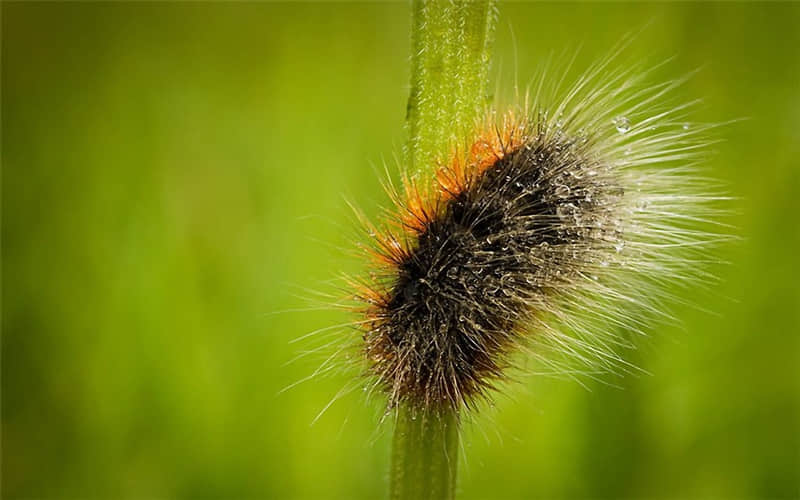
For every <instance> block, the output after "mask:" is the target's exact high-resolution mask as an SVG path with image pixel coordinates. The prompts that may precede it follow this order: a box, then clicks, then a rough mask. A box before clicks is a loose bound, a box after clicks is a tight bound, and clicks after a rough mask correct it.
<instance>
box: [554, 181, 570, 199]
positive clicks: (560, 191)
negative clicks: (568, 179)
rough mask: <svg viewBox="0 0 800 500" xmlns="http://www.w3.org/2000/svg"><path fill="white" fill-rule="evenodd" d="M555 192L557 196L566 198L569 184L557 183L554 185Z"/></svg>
mask: <svg viewBox="0 0 800 500" xmlns="http://www.w3.org/2000/svg"><path fill="white" fill-rule="evenodd" d="M555 192H556V196H558V197H559V198H566V197H567V196H569V186H567V185H565V184H559V185H558V186H556V191H555Z"/></svg>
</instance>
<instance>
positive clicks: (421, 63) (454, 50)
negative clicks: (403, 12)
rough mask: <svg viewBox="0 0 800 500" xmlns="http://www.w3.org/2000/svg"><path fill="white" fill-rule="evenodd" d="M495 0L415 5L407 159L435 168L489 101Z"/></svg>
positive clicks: (414, 165) (413, 165)
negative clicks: (488, 90)
mask: <svg viewBox="0 0 800 500" xmlns="http://www.w3.org/2000/svg"><path fill="white" fill-rule="evenodd" d="M495 11H496V9H495V4H494V1H493V0H478V1H464V2H456V1H451V0H439V1H437V0H432V1H424V0H414V2H413V21H412V33H411V39H412V58H411V95H410V96H409V98H408V111H407V113H408V114H407V127H408V144H407V146H406V159H407V161H408V165H409V168H410V170H411V171H420V170H421V169H424V168H426V167H432V166H433V165H434V164H435V162H436V160H437V159H440V158H441V157H442V155H443V154H447V153H448V152H449V151H448V148H449V147H451V146H453V145H454V143H455V142H456V141H457V139H458V138H463V137H465V136H466V134H467V132H469V130H470V129H471V128H472V127H473V126H474V124H475V120H476V119H477V118H478V117H479V116H480V114H481V112H482V107H483V104H485V103H486V101H487V94H486V87H487V85H486V84H487V81H488V78H489V60H490V55H491V47H492V42H493V40H494V26H495V24H496V15H495Z"/></svg>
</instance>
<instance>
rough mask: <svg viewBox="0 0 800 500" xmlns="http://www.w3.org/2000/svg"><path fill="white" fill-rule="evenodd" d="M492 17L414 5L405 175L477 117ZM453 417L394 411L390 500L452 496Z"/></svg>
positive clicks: (459, 7)
mask: <svg viewBox="0 0 800 500" xmlns="http://www.w3.org/2000/svg"><path fill="white" fill-rule="evenodd" d="M495 18H496V15H495V3H494V0H476V1H454V0H430V1H425V0H413V22H412V34H411V38H412V60H411V94H410V96H409V99H408V115H407V124H406V126H407V128H408V143H407V145H406V151H405V153H406V162H407V165H408V172H409V173H410V174H415V173H418V172H422V171H424V170H426V169H432V168H433V167H435V165H436V162H437V160H440V159H442V158H443V157H444V156H445V155H446V154H447V153H448V152H449V150H448V149H449V148H451V147H453V146H455V145H458V143H457V140H458V139H459V138H463V137H467V135H468V132H469V131H470V130H471V129H472V127H473V126H474V125H475V122H476V120H477V119H478V117H479V116H480V115H481V113H482V110H483V105H484V104H485V103H486V101H487V95H486V87H487V80H488V77H489V60H490V52H491V46H492V42H493V38H494V26H495ZM458 420H459V419H458V414H457V413H456V411H455V410H452V409H446V410H436V411H434V410H427V411H424V410H416V409H412V408H408V407H405V406H401V407H400V408H398V409H397V421H396V426H395V431H394V438H393V440H392V465H391V472H390V483H391V484H390V498H391V499H392V500H407V499H415V500H417V499H419V500H425V499H431V500H433V499H452V498H454V497H455V489H456V472H457V470H458V468H457V466H458V440H459V424H458Z"/></svg>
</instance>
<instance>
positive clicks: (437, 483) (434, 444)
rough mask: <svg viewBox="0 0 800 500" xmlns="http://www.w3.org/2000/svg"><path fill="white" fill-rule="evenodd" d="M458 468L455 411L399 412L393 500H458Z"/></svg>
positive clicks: (412, 410)
mask: <svg viewBox="0 0 800 500" xmlns="http://www.w3.org/2000/svg"><path fill="white" fill-rule="evenodd" d="M457 466H458V416H457V415H456V413H455V412H454V411H452V410H445V411H438V412H425V411H420V410H415V409H409V408H407V407H401V408H400V409H398V413H397V423H396V426H395V431H394V439H393V441H392V466H391V467H392V469H391V477H390V482H391V488H390V491H389V498H390V499H391V500H406V499H419V500H434V499H437V500H438V499H452V498H455V492H456V471H457V469H458V467H457Z"/></svg>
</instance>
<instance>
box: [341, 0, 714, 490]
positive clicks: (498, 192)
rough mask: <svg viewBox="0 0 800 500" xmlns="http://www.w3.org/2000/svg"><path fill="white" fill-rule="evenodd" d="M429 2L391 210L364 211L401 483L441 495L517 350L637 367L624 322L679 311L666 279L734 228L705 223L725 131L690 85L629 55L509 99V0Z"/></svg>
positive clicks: (678, 278)
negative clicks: (499, 84)
mask: <svg viewBox="0 0 800 500" xmlns="http://www.w3.org/2000/svg"><path fill="white" fill-rule="evenodd" d="M414 16H415V17H414V50H415V51H414V59H413V61H414V62H413V67H414V68H413V75H412V92H411V100H410V107H409V111H410V112H409V120H410V124H409V131H410V135H411V137H410V138H409V154H408V155H407V161H408V162H409V164H410V166H409V167H408V168H407V169H406V170H405V171H404V173H403V176H402V179H401V184H400V185H399V186H391V185H390V186H389V189H388V190H389V192H390V195H391V199H392V202H393V207H392V209H390V210H388V211H387V213H386V215H385V216H384V217H383V219H382V221H381V222H379V223H377V224H374V223H371V222H369V221H367V220H366V219H364V226H365V227H366V228H367V230H368V232H369V235H370V241H371V245H369V246H368V250H367V254H366V258H367V260H368V261H369V262H370V264H369V266H368V267H369V271H370V272H369V273H367V274H366V275H365V276H364V277H362V278H354V279H353V280H352V288H353V292H354V293H353V295H354V297H355V299H356V304H357V305H356V306H354V309H355V310H356V311H357V313H358V314H359V315H360V321H359V324H360V325H361V326H360V332H361V335H362V338H363V342H362V348H361V352H362V355H363V359H364V360H365V367H366V368H365V371H366V373H367V374H368V375H369V376H370V377H371V379H372V380H373V384H374V386H375V387H377V388H379V389H380V390H381V392H382V393H383V394H385V397H386V400H387V406H388V408H390V409H395V408H396V409H397V410H398V421H397V430H396V434H395V441H394V446H395V451H394V453H393V469H392V477H391V481H392V496H393V497H394V498H413V497H429V498H435V497H451V496H452V495H453V491H454V487H455V461H456V456H455V455H456V454H455V449H456V447H457V442H458V431H457V426H458V419H459V415H460V414H461V413H463V412H464V411H469V410H470V409H473V408H475V407H476V404H477V403H478V402H479V401H481V400H485V399H489V398H491V393H492V389H493V388H494V387H495V386H496V385H497V383H498V382H500V381H502V380H504V378H505V377H506V375H507V373H508V370H509V369H511V368H513V367H514V365H515V361H516V360H517V359H518V358H519V357H520V353H526V355H530V356H534V357H537V358H539V359H541V360H543V361H544V362H545V363H553V364H555V363H557V362H558V360H559V359H562V358H569V359H572V360H577V361H579V362H581V363H583V364H584V365H587V366H589V367H590V368H604V369H613V368H614V367H618V366H625V361H624V360H622V359H621V358H620V357H619V355H618V354H617V353H616V351H615V347H616V346H617V345H619V344H621V343H623V342H624V341H623V340H622V339H621V338H620V336H619V335H618V333H617V332H619V331H620V330H626V331H635V332H644V331H645V330H646V328H647V325H648V324H649V323H650V322H651V320H652V319H653V318H654V317H655V316H658V315H660V314H663V311H664V307H663V304H664V303H665V302H667V301H668V299H669V297H668V295H669V294H668V292H667V288H666V286H665V285H668V284H674V283H678V284H681V283H686V282H692V281H698V280H699V281H702V280H703V279H705V277H706V274H705V272H704V271H703V267H702V264H703V262H704V261H705V260H706V257H705V256H706V252H707V248H708V246H709V245H711V244H713V243H716V242H718V241H720V240H721V239H724V238H725V237H724V236H720V235H714V234H711V233H708V232H706V231H705V230H704V229H703V226H705V225H707V224H708V223H711V224H713V223H716V218H717V215H718V214H719V210H718V209H717V208H715V203H716V202H717V201H718V200H719V199H721V196H719V195H718V194H716V193H714V192H713V189H712V186H711V185H710V184H709V182H708V181H707V180H706V179H704V178H702V177H701V176H699V175H698V174H697V171H696V168H695V167H696V164H697V163H698V161H700V159H701V157H702V155H703V153H704V150H705V149H704V148H705V146H707V145H708V144H709V142H710V141H709V139H708V137H707V132H708V130H709V129H711V128H712V127H713V126H714V125H703V124H697V123H688V122H687V121H686V120H687V113H688V110H689V108H690V107H691V105H692V104H693V103H687V104H682V105H674V104H670V103H669V99H668V97H669V94H670V92H671V91H672V90H673V89H674V88H675V87H676V86H678V85H679V84H680V83H681V82H682V80H680V79H679V80H672V81H668V82H664V83H658V84H646V78H647V77H648V72H647V71H638V70H635V69H631V68H629V67H620V68H615V67H614V64H615V62H616V60H615V58H614V57H613V56H612V57H610V58H608V59H606V60H605V61H603V62H601V63H598V64H596V65H595V66H593V67H591V68H589V69H588V70H587V72H586V73H584V75H583V76H582V77H580V78H579V79H578V80H577V81H576V82H575V83H573V84H572V85H560V82H561V81H562V78H561V76H558V77H553V76H550V77H549V78H548V77H547V76H542V77H541V79H540V81H538V82H536V84H535V85H534V87H533V89H532V90H531V91H530V92H529V93H528V94H527V95H525V96H524V97H523V99H522V101H523V102H521V103H517V104H514V105H512V106H511V107H510V108H509V109H507V110H496V109H493V108H491V107H488V106H486V105H485V102H486V100H485V83H486V79H487V75H488V71H487V68H488V52H489V48H490V46H491V38H492V30H493V26H494V7H493V5H492V4H490V3H487V2H469V3H463V4H462V3H451V2H422V1H418V2H415V3H414ZM465 131H466V132H465ZM462 134H463V135H462ZM418 416H419V418H417V417H418ZM415 421H416V422H417V423H414V422H415ZM439 477H440V478H439Z"/></svg>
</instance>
